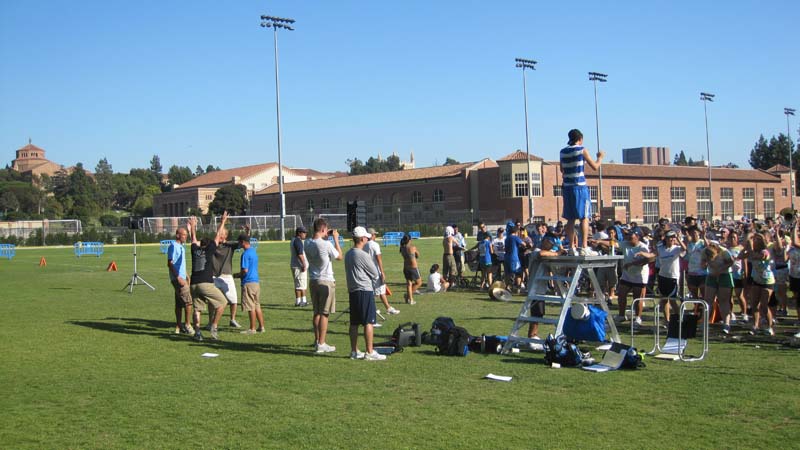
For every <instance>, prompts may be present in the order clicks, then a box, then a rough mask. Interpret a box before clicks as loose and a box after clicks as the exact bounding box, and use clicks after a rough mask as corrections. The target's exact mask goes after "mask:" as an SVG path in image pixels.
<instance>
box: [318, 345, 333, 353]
mask: <svg viewBox="0 0 800 450" xmlns="http://www.w3.org/2000/svg"><path fill="white" fill-rule="evenodd" d="M335 351H336V347H334V346H332V345H328V344H324V343H323V344H317V353H332V352H335Z"/></svg>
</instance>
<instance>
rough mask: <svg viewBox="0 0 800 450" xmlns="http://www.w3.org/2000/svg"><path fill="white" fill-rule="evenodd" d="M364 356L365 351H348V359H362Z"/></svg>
mask: <svg viewBox="0 0 800 450" xmlns="http://www.w3.org/2000/svg"><path fill="white" fill-rule="evenodd" d="M364 356H366V353H364V352H360V351H358V350H356V351H354V352H350V359H364Z"/></svg>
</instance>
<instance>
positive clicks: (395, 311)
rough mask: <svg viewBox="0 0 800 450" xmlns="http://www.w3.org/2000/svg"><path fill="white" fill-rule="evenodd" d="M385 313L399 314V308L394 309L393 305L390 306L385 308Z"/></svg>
mask: <svg viewBox="0 0 800 450" xmlns="http://www.w3.org/2000/svg"><path fill="white" fill-rule="evenodd" d="M386 314H400V310H398V309H395V307H394V306H390V307H389V309H387V310H386Z"/></svg>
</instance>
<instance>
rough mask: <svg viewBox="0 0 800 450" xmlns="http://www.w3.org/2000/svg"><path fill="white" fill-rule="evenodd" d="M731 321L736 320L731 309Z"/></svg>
mask: <svg viewBox="0 0 800 450" xmlns="http://www.w3.org/2000/svg"><path fill="white" fill-rule="evenodd" d="M731 322H736V314H734V313H733V311H731Z"/></svg>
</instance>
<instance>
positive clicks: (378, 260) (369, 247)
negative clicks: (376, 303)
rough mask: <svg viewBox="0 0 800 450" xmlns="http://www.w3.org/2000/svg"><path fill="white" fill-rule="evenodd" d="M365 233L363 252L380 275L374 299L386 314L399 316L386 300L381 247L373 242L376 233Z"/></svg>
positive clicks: (372, 231)
mask: <svg viewBox="0 0 800 450" xmlns="http://www.w3.org/2000/svg"><path fill="white" fill-rule="evenodd" d="M367 233H369V241H367V244H366V245H365V246H364V250H365V251H366V252H367V253H369V256H370V257H371V258H372V261H373V262H374V263H375V268H376V269H378V272H379V273H380V274H381V276H380V280H378V282H377V285H376V286H375V297H378V298H380V299H381V302H383V306H384V307H385V308H386V313H387V314H400V311H398V310H397V309H395V308H394V307H392V306H391V305H389V299H388V298H386V272H384V271H383V257H382V256H381V245H380V244H378V243H377V242H375V237H376V236H377V232H376V231H375V229H374V228H369V229H367ZM376 325H377V324H376Z"/></svg>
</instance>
